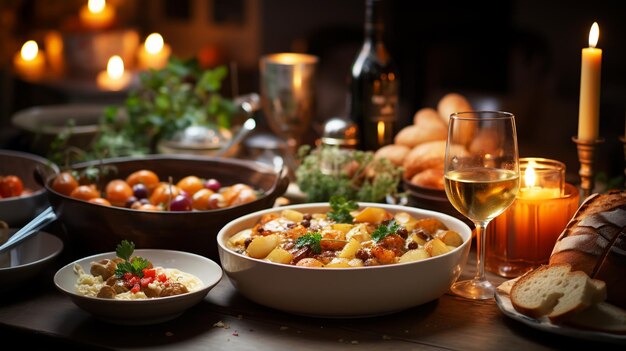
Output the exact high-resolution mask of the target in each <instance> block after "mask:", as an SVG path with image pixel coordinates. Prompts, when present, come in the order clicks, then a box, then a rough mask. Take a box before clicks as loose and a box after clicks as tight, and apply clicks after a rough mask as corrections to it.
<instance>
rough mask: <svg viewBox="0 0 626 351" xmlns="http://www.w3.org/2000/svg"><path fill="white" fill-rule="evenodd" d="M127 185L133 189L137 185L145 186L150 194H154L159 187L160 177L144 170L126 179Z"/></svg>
mask: <svg viewBox="0 0 626 351" xmlns="http://www.w3.org/2000/svg"><path fill="white" fill-rule="evenodd" d="M126 183H128V185H130V187H131V188H132V187H133V186H134V185H135V184H143V185H145V186H146V188H148V192H152V190H154V188H156V187H157V185H159V176H157V175H156V173H154V172H152V171H149V170H147V169H142V170H139V171H136V172H133V173H131V174H130V175H129V176H128V177H126Z"/></svg>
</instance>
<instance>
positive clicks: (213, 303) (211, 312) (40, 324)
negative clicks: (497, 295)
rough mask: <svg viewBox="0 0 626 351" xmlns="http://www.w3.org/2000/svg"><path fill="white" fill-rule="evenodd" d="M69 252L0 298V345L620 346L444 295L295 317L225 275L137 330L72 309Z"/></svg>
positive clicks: (469, 269)
mask: <svg viewBox="0 0 626 351" xmlns="http://www.w3.org/2000/svg"><path fill="white" fill-rule="evenodd" d="M45 230H46V231H48V232H51V233H55V232H59V230H60V229H59V228H58V225H57V224H56V223H52V224H51V225H50V228H45ZM60 236H61V237H62V235H60ZM66 248H67V246H66ZM76 255H77V254H76V253H75V252H72V250H71V249H65V250H64V251H63V252H62V253H61V254H60V256H58V257H57V258H56V259H55V260H54V262H53V263H52V264H50V265H49V267H48V268H46V269H45V270H44V271H43V272H42V273H41V274H39V275H38V276H37V277H36V278H34V279H31V280H30V281H28V282H27V283H25V284H23V285H22V286H19V287H16V288H13V289H10V290H8V291H4V292H2V293H0V337H1V338H2V340H3V341H5V342H7V341H15V342H17V344H18V345H20V347H27V349H33V348H35V349H40V348H44V347H45V348H46V349H50V348H55V347H56V346H59V347H62V348H63V350H67V349H81V350H84V349H115V350H141V349H150V350H169V349H173V350H315V351H319V350H350V349H353V350H552V349H568V348H576V349H583V350H589V349H591V348H594V349H598V350H607V349H620V348H621V349H622V350H623V349H624V345H623V344H622V345H618V344H612V343H609V342H607V343H603V342H601V341H593V342H592V341H587V340H583V339H579V338H576V337H571V336H563V335H558V334H553V333H550V332H546V331H543V330H538V329H536V328H533V327H529V326H527V325H525V324H523V323H521V322H519V321H517V320H514V319H511V318H509V317H507V316H506V315H504V314H503V313H502V312H501V311H500V310H499V308H498V306H497V304H496V302H495V300H494V299H488V300H483V301H475V300H467V299H464V298H460V297H457V296H454V295H453V294H451V293H446V294H444V295H443V296H441V297H439V298H438V299H436V300H434V301H431V302H428V303H426V304H424V305H420V306H415V307H413V308H410V309H408V310H404V311H400V312H396V313H393V314H388V315H383V316H376V317H368V318H336V319H326V318H312V317H306V316H299V315H293V314H288V313H285V312H281V311H278V310H274V309H270V308H267V307H264V306H261V305H258V304H256V303H254V302H252V301H250V300H248V299H246V298H245V297H243V296H242V295H240V294H239V293H238V292H237V290H236V289H235V287H234V286H233V285H232V284H231V282H230V280H229V278H228V277H227V276H226V275H224V276H223V277H222V279H221V281H220V282H219V283H218V284H217V285H216V286H215V287H214V288H213V289H212V290H210V291H209V293H208V295H207V296H206V297H205V298H204V300H203V301H201V302H200V303H199V304H197V305H195V306H194V307H192V308H190V309H189V310H187V311H185V312H184V313H183V314H182V315H181V316H179V317H177V318H176V319H173V320H170V321H168V322H163V323H160V324H153V325H145V326H122V325H115V324H109V323H106V322H102V321H100V320H98V319H96V318H94V317H93V316H92V315H90V314H89V313H87V312H85V311H83V310H82V309H80V308H79V307H77V306H76V305H75V304H74V303H73V302H72V301H71V300H70V299H69V298H68V297H67V296H65V295H63V294H62V293H61V292H60V291H58V290H57V289H56V288H55V286H54V284H53V276H54V273H55V272H56V270H58V269H59V268H60V267H62V266H63V265H65V264H67V263H69V262H72V261H73V260H75V259H76V258H79V257H76ZM475 262H476V260H475V250H474V248H472V252H471V253H470V258H469V259H468V262H467V264H466V265H465V267H464V269H463V272H462V275H461V279H463V278H469V277H471V276H473V274H474V272H475V271H474V266H475ZM487 276H488V278H489V279H490V280H491V281H492V282H493V283H495V284H499V283H501V282H503V281H505V280H506V279H505V278H503V277H499V276H496V275H494V274H491V273H488V274H487ZM407 279H422V277H418V276H416V277H407ZM1 283H2V282H0V284H1ZM268 284H271V280H268ZM372 284H385V282H372ZM424 284H428V281H427V280H425V281H424ZM329 288H332V287H329ZM388 288H389V289H392V290H393V289H397V288H398V287H395V286H389V287H388ZM303 303H306V301H303ZM372 303H376V301H372Z"/></svg>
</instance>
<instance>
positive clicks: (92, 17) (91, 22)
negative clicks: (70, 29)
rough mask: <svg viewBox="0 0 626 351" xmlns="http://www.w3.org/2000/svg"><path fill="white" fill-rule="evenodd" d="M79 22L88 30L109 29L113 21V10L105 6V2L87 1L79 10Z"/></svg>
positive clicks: (100, 0)
mask: <svg viewBox="0 0 626 351" xmlns="http://www.w3.org/2000/svg"><path fill="white" fill-rule="evenodd" d="M79 17H80V22H81V23H82V24H83V25H84V26H85V27H87V28H90V29H103V28H107V27H110V26H111V25H112V24H113V21H114V20H115V9H113V7H112V6H107V3H106V0H89V1H88V2H87V5H84V6H83V7H81V9H80V13H79Z"/></svg>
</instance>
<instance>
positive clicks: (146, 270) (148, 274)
mask: <svg viewBox="0 0 626 351" xmlns="http://www.w3.org/2000/svg"><path fill="white" fill-rule="evenodd" d="M142 272H143V276H144V278H145V277H152V278H154V277H156V269H150V268H144V269H143V270H142Z"/></svg>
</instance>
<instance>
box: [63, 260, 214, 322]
mask: <svg viewBox="0 0 626 351" xmlns="http://www.w3.org/2000/svg"><path fill="white" fill-rule="evenodd" d="M133 255H139V256H142V257H144V258H146V259H148V260H150V261H151V262H152V263H153V265H154V266H161V267H165V268H176V269H178V270H180V271H183V272H186V273H191V274H193V275H195V276H196V277H198V278H200V280H201V281H202V283H203V284H204V287H203V288H202V289H200V290H196V291H192V292H190V293H186V294H181V295H174V296H168V297H159V298H152V299H146V300H114V299H103V298H97V297H87V296H83V295H80V294H78V293H76V281H77V278H78V276H77V275H76V273H74V270H73V268H74V265H75V264H80V265H81V266H82V267H83V269H84V270H85V271H86V272H88V271H89V267H90V263H91V262H93V261H99V260H102V259H105V258H108V259H111V258H114V257H115V256H116V255H115V252H107V253H103V254H98V255H94V256H89V257H85V258H82V259H80V260H77V261H75V262H72V263H69V264H67V265H66V266H64V267H63V268H61V269H59V270H58V271H57V273H56V274H55V275H54V284H55V285H56V287H57V288H58V289H59V290H60V291H61V292H62V293H64V294H66V295H67V296H69V297H70V299H72V301H73V302H74V303H75V304H76V305H77V306H78V307H80V308H82V309H83V310H85V311H87V312H89V313H91V314H92V315H93V316H94V317H96V318H98V319H100V320H102V321H105V322H109V323H114V324H122V325H147V324H155V323H161V322H165V321H168V320H171V319H174V318H176V317H178V316H180V315H181V314H182V313H183V312H184V311H185V310H187V309H188V308H190V307H191V306H193V305H195V304H197V303H199V302H200V301H202V299H204V297H205V296H206V295H207V294H208V293H209V290H211V289H212V288H213V287H214V286H215V285H216V284H217V283H218V282H219V281H220V279H221V278H222V269H221V268H220V266H219V265H218V264H217V263H215V262H214V261H212V260H210V259H208V258H206V257H203V256H199V255H196V254H192V253H188V252H183V251H172V250H154V249H144V250H135V252H134V253H133Z"/></svg>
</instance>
